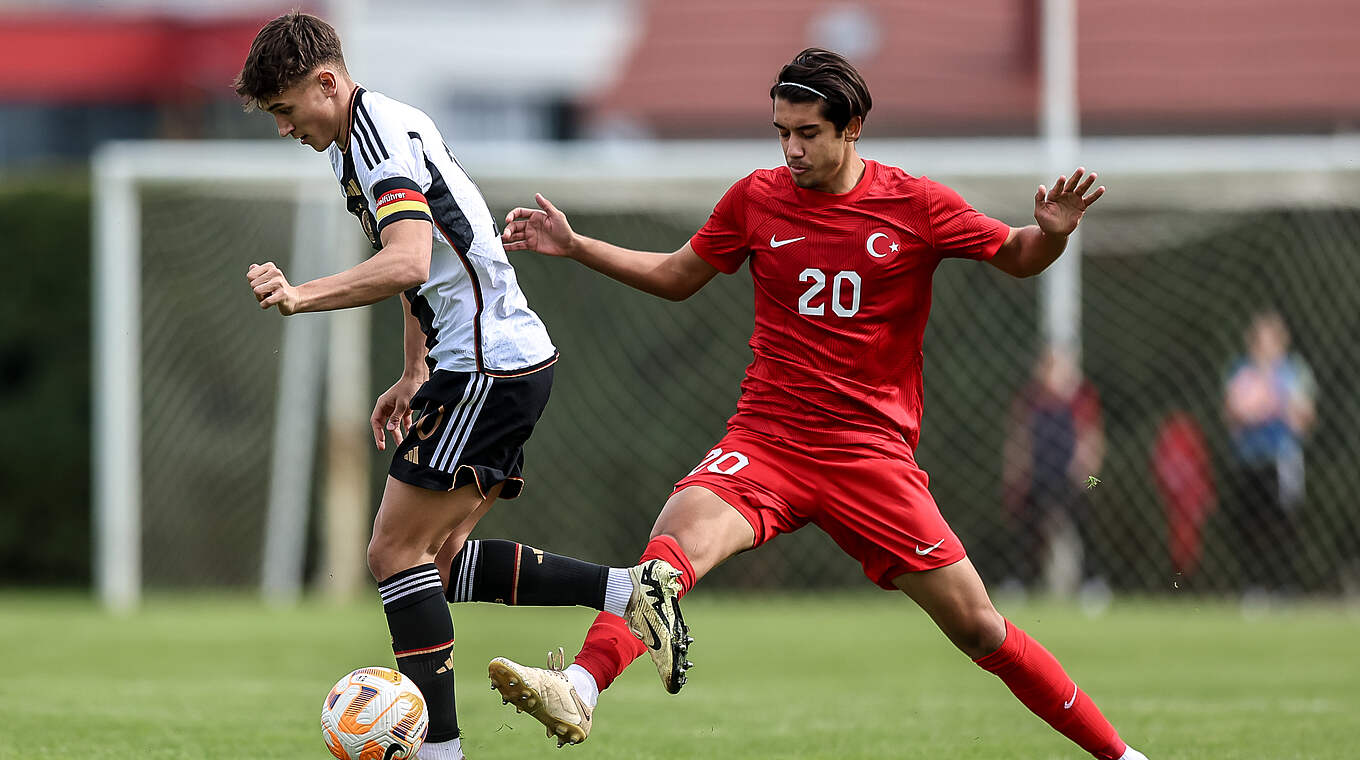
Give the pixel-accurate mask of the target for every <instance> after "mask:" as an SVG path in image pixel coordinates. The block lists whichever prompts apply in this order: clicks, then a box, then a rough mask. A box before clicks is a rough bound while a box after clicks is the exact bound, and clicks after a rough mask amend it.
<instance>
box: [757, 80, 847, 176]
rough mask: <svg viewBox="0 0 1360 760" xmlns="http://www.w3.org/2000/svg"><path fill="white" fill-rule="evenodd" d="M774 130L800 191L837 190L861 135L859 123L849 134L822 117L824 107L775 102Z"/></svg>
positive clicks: (815, 103)
mask: <svg viewBox="0 0 1360 760" xmlns="http://www.w3.org/2000/svg"><path fill="white" fill-rule="evenodd" d="M774 128H775V129H776V130H778V131H779V142H780V144H781V145H782V146H783V147H784V163H785V164H787V165H788V167H789V172H790V173H791V174H792V175H793V181H794V182H796V183H797V184H798V186H799V187H805V188H808V189H810V190H822V189H829V188H832V187H835V186H836V185H837V179H838V178H840V175H841V173H842V172H843V171H845V169H846V167H847V166H849V164H850V163H851V162H850V159H851V158H852V157H853V156H854V146H855V143H854V140H853V138H854V137H857V136H858V134H859V129H858V120H857V119H855V120H852V121H851V124H850V125H848V126H847V127H846V129H845V131H843V132H840V133H837V132H836V126H835V125H834V124H832V123H831V122H830V121H828V120H827V119H826V118H825V117H823V116H822V104H821V103H820V102H813V103H791V102H789V101H787V100H784V99H783V98H775V99H774ZM852 128H853V133H852Z"/></svg>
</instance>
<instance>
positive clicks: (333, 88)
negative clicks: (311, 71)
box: [316, 68, 340, 98]
mask: <svg viewBox="0 0 1360 760" xmlns="http://www.w3.org/2000/svg"><path fill="white" fill-rule="evenodd" d="M316 79H317V82H318V83H320V85H321V94H322V95H325V96H326V97H328V98H329V97H331V96H333V95H335V94H336V93H338V92H339V91H340V83H339V81H338V80H337V79H336V77H335V72H334V71H331V70H330V69H325V68H323V69H321V70H319V71H318V72H317V73H316Z"/></svg>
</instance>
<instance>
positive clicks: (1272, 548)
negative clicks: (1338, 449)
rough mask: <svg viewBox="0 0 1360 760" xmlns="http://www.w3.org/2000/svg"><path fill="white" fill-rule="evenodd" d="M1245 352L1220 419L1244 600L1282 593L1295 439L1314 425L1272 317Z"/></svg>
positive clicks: (1269, 314)
mask: <svg viewBox="0 0 1360 760" xmlns="http://www.w3.org/2000/svg"><path fill="white" fill-rule="evenodd" d="M1246 344H1247V353H1246V355H1245V356H1242V357H1240V358H1239V359H1238V360H1237V361H1236V362H1235V363H1234V364H1233V367H1232V371H1231V373H1230V374H1229V375H1228V381H1227V384H1226V387H1225V390H1224V397H1223V414H1224V417H1225V419H1226V421H1227V425H1228V432H1229V433H1230V434H1231V436H1232V449H1233V458H1234V462H1233V467H1232V472H1231V473H1230V475H1229V485H1228V488H1229V493H1230V494H1231V495H1230V497H1229V498H1230V499H1231V505H1230V507H1229V508H1230V512H1229V517H1230V518H1231V528H1230V531H1229V533H1230V536H1231V537H1232V544H1231V546H1232V550H1233V553H1234V555H1235V556H1237V557H1238V559H1239V561H1240V562H1241V563H1242V567H1243V575H1244V579H1245V582H1246V584H1247V591H1248V592H1249V593H1258V592H1262V591H1270V590H1279V589H1287V588H1290V587H1292V586H1293V584H1294V581H1295V575H1294V565H1293V558H1294V518H1293V515H1294V511H1295V509H1296V508H1297V507H1298V505H1299V503H1300V502H1301V501H1302V500H1303V495H1304V470H1303V439H1304V438H1305V437H1306V435H1307V434H1308V431H1309V430H1310V429H1311V428H1312V427H1313V422H1314V420H1315V419H1316V409H1315V406H1314V399H1315V396H1316V390H1317V388H1316V383H1315V382H1314V380H1313V372H1312V370H1310V369H1309V368H1308V365H1307V363H1305V362H1304V361H1303V359H1302V358H1300V357H1299V356H1297V355H1295V354H1291V353H1289V330H1288V328H1286V327H1285V323H1284V319H1283V318H1282V317H1281V316H1280V314H1279V312H1276V311H1265V312H1261V313H1258V314H1257V315H1256V316H1254V317H1253V318H1252V320H1251V324H1250V326H1249V327H1248V328H1247V335H1246Z"/></svg>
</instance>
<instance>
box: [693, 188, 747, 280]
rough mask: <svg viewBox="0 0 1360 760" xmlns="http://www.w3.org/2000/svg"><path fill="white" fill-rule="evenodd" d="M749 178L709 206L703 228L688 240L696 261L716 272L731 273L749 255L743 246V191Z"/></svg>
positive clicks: (744, 237)
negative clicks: (703, 262)
mask: <svg viewBox="0 0 1360 760" xmlns="http://www.w3.org/2000/svg"><path fill="white" fill-rule="evenodd" d="M749 179H750V178H749V177H748V178H746V179H743V180H741V181H739V182H737V183H736V184H734V185H732V187H730V188H728V189H727V192H726V193H724V194H723V197H722V199H721V200H719V201H718V205H717V206H714V207H713V213H712V214H709V216H708V221H707V222H706V223H705V224H704V226H703V227H702V228H701V229H700V230H699V231H698V232H696V233H694V236H693V237H691V238H690V239H689V244H690V247H691V248H693V249H694V252H695V253H697V254H699V258H701V259H703V260H704V261H707V262H708V263H709V264H712V265H713V266H714V267H715V268H716V269H717V270H718V271H720V272H724V273H726V274H733V273H735V272H736V271H737V270H738V269H741V265H742V262H744V261H746V257H747V256H749V255H750V254H751V250H750V248H748V247H747V246H746V224H745V216H746V214H745V210H746V188H747V185H748V184H749Z"/></svg>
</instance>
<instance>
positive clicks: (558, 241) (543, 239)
mask: <svg viewBox="0 0 1360 760" xmlns="http://www.w3.org/2000/svg"><path fill="white" fill-rule="evenodd" d="M534 201H536V202H537V203H538V208H537V209H532V208H517V209H515V210H514V211H511V212H510V213H508V214H506V215H505V230H504V231H503V232H501V242H502V243H503V244H504V245H505V250H507V251H538V252H539V253H542V254H545V255H548V256H569V255H571V254H570V252H571V247H572V238H573V237H574V236H575V234H576V233H574V232H572V230H571V225H570V224H568V223H567V216H566V214H563V213H562V212H561V211H558V210H557V207H556V206H554V205H552V203H551V202H550V201H549V200H548V199H547V198H544V197H543V196H542V195H541V194H539V193H534Z"/></svg>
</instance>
